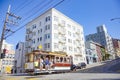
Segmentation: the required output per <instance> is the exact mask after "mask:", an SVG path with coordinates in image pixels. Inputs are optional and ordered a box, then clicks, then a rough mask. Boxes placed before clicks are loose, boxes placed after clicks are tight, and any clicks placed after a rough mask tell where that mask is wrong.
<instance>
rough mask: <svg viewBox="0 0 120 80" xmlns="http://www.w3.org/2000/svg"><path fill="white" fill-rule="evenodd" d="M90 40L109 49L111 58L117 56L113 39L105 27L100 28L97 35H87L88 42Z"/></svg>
mask: <svg viewBox="0 0 120 80" xmlns="http://www.w3.org/2000/svg"><path fill="white" fill-rule="evenodd" d="M89 40H92V41H94V42H97V43H99V44H101V45H102V46H104V47H105V48H106V49H107V51H108V53H109V54H110V55H111V57H112V58H114V56H115V54H114V48H113V43H112V38H111V36H110V35H109V34H108V32H107V29H106V27H105V25H101V26H98V27H97V33H94V34H89V35H87V36H86V41H89Z"/></svg>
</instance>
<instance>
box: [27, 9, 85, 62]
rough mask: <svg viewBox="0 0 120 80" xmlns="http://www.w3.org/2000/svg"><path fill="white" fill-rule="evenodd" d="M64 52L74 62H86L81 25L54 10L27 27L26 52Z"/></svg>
mask: <svg viewBox="0 0 120 80" xmlns="http://www.w3.org/2000/svg"><path fill="white" fill-rule="evenodd" d="M39 45H41V46H42V47H41V50H43V51H51V52H56V51H58V52H59V51H62V52H66V53H67V54H68V55H71V56H72V57H73V62H74V63H75V64H76V63H78V62H85V61H86V60H85V45H84V33H83V28H82V26H81V25H80V24H78V23H76V22H75V21H73V20H72V19H70V18H69V17H67V16H65V15H64V14H62V13H61V12H59V11H57V10H56V9H54V8H52V9H50V10H48V11H47V12H45V13H43V14H42V15H40V16H39V17H37V18H36V19H34V20H32V21H31V22H29V23H28V24H27V25H26V50H27V53H28V52H31V51H32V50H38V46H39Z"/></svg>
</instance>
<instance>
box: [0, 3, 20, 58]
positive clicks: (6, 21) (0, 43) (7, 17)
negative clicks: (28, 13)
mask: <svg viewBox="0 0 120 80" xmlns="http://www.w3.org/2000/svg"><path fill="white" fill-rule="evenodd" d="M10 8H11V6H10V5H9V7H8V10H7V13H6V18H5V21H4V25H3V30H2V35H1V40H0V58H1V54H2V45H3V40H4V39H5V32H6V31H7V30H8V29H7V23H9V21H10V20H9V16H11V17H14V18H16V19H21V18H20V17H19V16H16V15H15V14H13V13H10ZM12 24H13V23H12ZM9 31H11V30H9Z"/></svg>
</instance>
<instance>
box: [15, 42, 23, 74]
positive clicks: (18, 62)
mask: <svg viewBox="0 0 120 80" xmlns="http://www.w3.org/2000/svg"><path fill="white" fill-rule="evenodd" d="M24 64H25V43H24V42H19V43H18V44H17V45H16V50H15V66H14V72H16V73H22V72H24Z"/></svg>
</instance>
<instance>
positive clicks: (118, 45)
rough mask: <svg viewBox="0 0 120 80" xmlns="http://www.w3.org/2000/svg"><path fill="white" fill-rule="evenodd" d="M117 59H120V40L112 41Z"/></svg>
mask: <svg viewBox="0 0 120 80" xmlns="http://www.w3.org/2000/svg"><path fill="white" fill-rule="evenodd" d="M112 40H113V46H114V50H115V53H116V57H120V39H114V38H113V39H112Z"/></svg>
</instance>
